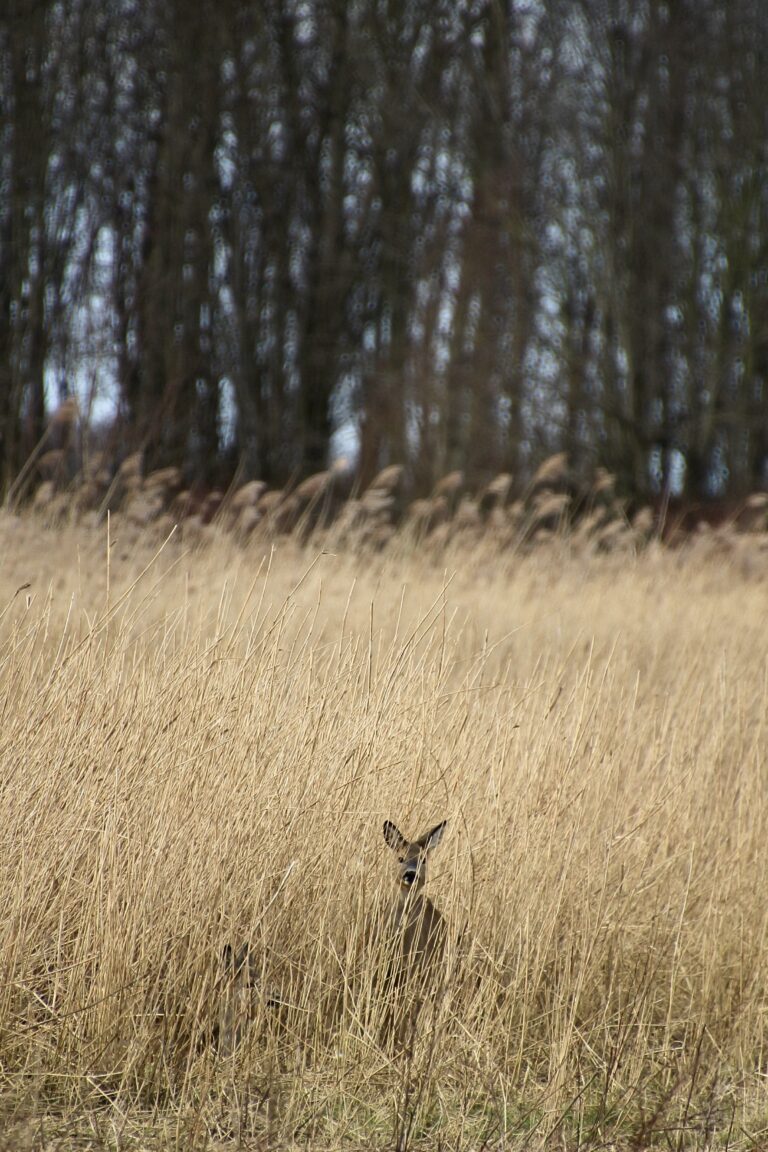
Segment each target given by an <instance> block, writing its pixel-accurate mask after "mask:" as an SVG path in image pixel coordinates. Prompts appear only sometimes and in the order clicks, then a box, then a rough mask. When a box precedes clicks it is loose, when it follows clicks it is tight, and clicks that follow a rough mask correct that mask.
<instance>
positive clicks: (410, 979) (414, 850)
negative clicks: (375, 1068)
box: [381, 820, 447, 1050]
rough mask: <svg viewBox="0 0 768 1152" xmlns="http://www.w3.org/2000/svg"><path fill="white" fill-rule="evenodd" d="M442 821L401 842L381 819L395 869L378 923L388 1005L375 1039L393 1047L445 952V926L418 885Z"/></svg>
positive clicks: (407, 1032)
mask: <svg viewBox="0 0 768 1152" xmlns="http://www.w3.org/2000/svg"><path fill="white" fill-rule="evenodd" d="M446 823H447V821H445V820H443V821H442V823H440V824H436V825H435V827H434V828H431V829H430V831H429V832H426V833H425V834H424V835H423V836H421V837H419V839H418V840H407V839H406V838H405V836H403V834H402V832H400V830H399V829H398V828H397V827H396V826H395V825H394V824H393V823H392V821H391V820H386V821H385V822H384V839H385V840H386V842H387V844H388V845H389V847H390V848H391V849H392V851H393V852H395V853H396V854H397V858H398V860H399V868H398V895H397V899H396V901H395V903H394V904H393V905H392V907H391V909H390V910H389V912H388V914H387V915H386V916H385V919H384V923H383V929H384V933H383V935H384V941H385V945H386V948H387V960H388V963H387V967H386V973H385V977H384V990H385V995H386V997H387V999H388V1005H387V1011H386V1015H385V1018H384V1024H383V1027H382V1034H381V1040H382V1043H383V1044H384V1045H385V1046H388V1047H394V1048H395V1049H396V1050H397V1049H400V1050H401V1049H402V1048H403V1047H404V1046H405V1044H406V1042H408V1043H410V1041H411V1040H412V1037H413V1035H414V1033H415V1029H416V1020H417V1017H418V1014H419V1011H420V1010H421V1006H422V1003H423V1000H424V997H425V996H426V994H427V992H428V991H429V988H430V986H431V985H434V984H436V983H437V981H438V979H439V969H440V966H441V963H442V960H443V955H444V952H445V944H446V938H447V925H446V922H445V919H444V918H443V915H442V913H441V912H439V911H438V909H437V908H436V907H435V905H434V904H433V903H432V901H431V900H430V898H429V897H428V896H425V895H424V884H425V882H426V878H427V858H428V856H429V854H430V852H431V851H432V850H433V848H436V847H437V845H438V844H439V843H440V840H441V838H442V835H443V832H444V831H445V826H446Z"/></svg>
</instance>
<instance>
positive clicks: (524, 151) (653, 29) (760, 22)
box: [0, 0, 768, 500]
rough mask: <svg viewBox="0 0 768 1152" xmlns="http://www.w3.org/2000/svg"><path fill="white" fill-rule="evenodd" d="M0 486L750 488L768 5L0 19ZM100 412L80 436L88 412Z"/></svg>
mask: <svg viewBox="0 0 768 1152" xmlns="http://www.w3.org/2000/svg"><path fill="white" fill-rule="evenodd" d="M3 11H4V15H0V488H2V489H4V490H6V491H7V490H8V488H9V486H10V485H11V483H12V481H13V479H14V477H16V476H17V475H18V473H19V471H20V469H21V468H22V467H23V465H24V463H25V461H27V460H28V459H29V457H30V454H31V453H32V452H33V451H34V450H35V448H36V445H38V444H39V443H40V441H41V439H42V438H43V437H44V436H45V430H46V427H47V422H48V420H49V419H50V415H51V412H52V411H53V410H54V409H55V408H56V407H57V405H58V404H60V403H61V402H62V401H63V400H65V399H66V398H67V396H69V395H71V394H72V393H73V392H75V391H76V392H77V394H78V399H79V403H80V409H81V415H82V419H83V421H84V422H85V423H86V424H88V423H89V422H90V423H91V424H94V423H96V422H100V424H101V428H100V430H99V435H100V437H101V439H102V441H103V442H104V443H105V444H107V446H108V448H109V451H110V452H111V453H112V454H113V457H114V459H115V462H117V461H118V459H119V457H120V455H123V454H127V453H132V452H136V451H141V452H143V454H144V460H145V466H146V467H147V468H148V469H149V468H155V467H159V466H165V465H177V466H179V467H180V468H182V469H183V472H184V474H185V477H186V479H187V481H188V483H189V484H191V485H196V486H199V487H201V488H204V487H205V486H208V485H212V484H215V483H221V482H222V481H226V480H227V479H231V478H232V477H233V476H234V475H235V474H237V475H238V476H239V477H240V478H241V479H248V478H250V477H258V478H260V479H263V480H265V481H267V482H268V483H270V484H271V485H284V484H286V483H289V482H291V481H292V480H296V479H299V478H301V477H304V476H306V475H308V474H311V473H313V472H316V471H318V470H321V469H323V468H325V467H327V466H328V464H329V462H330V460H331V459H332V457H333V455H334V454H338V453H340V452H343V453H345V454H347V455H351V456H353V457H354V458H355V460H356V467H357V470H358V474H359V479H360V482H361V483H362V484H364V483H366V482H367V481H368V480H370V478H371V477H372V476H373V474H374V473H375V472H376V471H377V470H378V469H379V468H381V467H383V466H385V465H386V464H389V463H393V462H397V463H403V464H405V466H406V473H407V476H408V478H409V482H410V485H411V487H412V489H413V491H415V492H416V491H428V490H429V489H430V488H431V487H432V485H434V483H435V481H436V479H437V478H438V477H439V476H441V475H443V474H445V473H446V472H448V471H451V470H453V469H462V470H463V471H464V473H465V476H466V479H467V482H468V484H470V485H471V486H475V487H479V486H480V485H481V484H483V483H484V482H486V481H487V480H488V479H489V478H490V477H491V476H492V475H494V474H496V473H498V472H502V471H505V472H509V473H511V475H512V476H513V477H514V478H515V482H516V483H517V484H518V485H520V484H523V483H524V482H525V479H526V477H529V476H530V475H531V473H532V470H533V469H534V468H535V467H536V465H537V463H538V462H539V461H540V460H541V459H542V458H544V457H545V456H547V455H549V454H551V453H552V452H556V451H564V452H567V453H568V457H569V460H570V463H571V467H572V468H573V470H574V473H575V474H576V475H578V474H579V473H584V474H588V473H589V472H590V471H591V470H592V469H593V468H594V466H595V465H596V464H601V465H603V466H605V467H607V468H608V469H609V470H610V471H612V472H613V473H615V474H616V476H617V478H618V481H619V484H620V486H621V489H622V491H623V492H624V493H625V494H626V495H627V496H629V497H631V498H636V499H637V500H645V499H648V498H653V497H654V496H655V495H659V494H664V493H666V492H669V491H673V492H679V493H681V494H683V495H685V496H686V497H688V498H691V499H696V500H699V499H706V498H712V497H730V498H740V497H741V496H742V495H744V494H745V493H747V492H749V491H752V490H755V489H759V488H765V487H766V486H768V392H767V389H768V101H767V100H766V98H765V77H766V75H768V5H766V4H765V3H764V0H667V2H666V3H663V2H657V0H400V2H399V3H394V2H392V0H195V2H194V3H189V0H6V3H5V4H4V5H3ZM105 413H106V415H105Z"/></svg>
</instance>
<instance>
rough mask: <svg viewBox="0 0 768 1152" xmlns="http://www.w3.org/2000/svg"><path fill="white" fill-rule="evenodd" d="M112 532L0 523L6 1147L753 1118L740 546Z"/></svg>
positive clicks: (760, 671) (492, 1149)
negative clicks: (431, 971)
mask: <svg viewBox="0 0 768 1152" xmlns="http://www.w3.org/2000/svg"><path fill="white" fill-rule="evenodd" d="M114 537H115V538H114V539H112V538H108V532H107V527H106V526H104V529H103V531H99V532H95V531H92V532H90V533H88V532H86V531H85V530H83V529H75V528H61V529H59V530H56V531H43V530H42V529H41V528H39V527H37V526H36V525H35V524H34V522H33V521H31V520H24V519H12V518H10V517H6V518H4V519H2V520H0V548H2V553H1V556H2V559H0V668H1V669H2V671H1V673H0V675H1V677H2V679H1V683H0V708H1V709H2V723H0V790H1V792H0V796H1V798H0V875H1V876H2V914H1V915H0V1132H2V1133H3V1134H4V1135H3V1137H2V1138H0V1147H2V1148H3V1149H12V1148H13V1149H15V1148H20V1149H24V1148H27V1149H32V1148H41V1149H53V1148H56V1149H68V1148H78V1149H86V1148H89V1149H94V1150H96V1149H104V1148H119V1149H148V1150H158V1149H171V1148H174V1149H176V1148H178V1149H205V1148H209V1149H223V1148H238V1147H243V1148H252V1149H294V1148H295V1149H299V1148H301V1149H342V1148H345V1149H350V1150H359V1149H398V1150H399V1152H407V1150H408V1149H413V1150H414V1152H418V1150H426V1149H430V1150H432V1149H445V1150H448V1149H451V1150H456V1152H464V1150H467V1152H469V1150H477V1152H480V1150H481V1149H487V1150H489V1152H496V1150H498V1152H500V1150H502V1149H504V1150H509V1152H521V1150H523V1149H568V1150H575V1149H617V1150H618V1149H627V1150H629V1149H634V1150H636V1152H642V1150H644V1149H650V1148H663V1149H694V1148H695V1149H716V1148H717V1149H724V1148H732V1149H759V1148H766V1147H768V1089H767V1087H766V1076H767V1075H768V1014H767V1008H768V1001H767V999H766V982H767V980H768V884H767V883H766V880H767V872H768V869H767V866H766V859H767V855H766V845H767V839H768V838H767V835H766V833H767V832H768V819H767V818H768V776H767V774H766V760H767V755H766V753H767V751H768V659H767V656H768V630H767V625H768V578H766V577H768V573H766V576H762V577H761V575H760V571H759V570H755V569H754V568H753V569H751V570H750V571H749V572H745V571H742V570H740V569H738V568H736V567H733V566H728V564H727V563H726V562H725V561H724V560H720V561H718V560H715V559H712V558H705V557H703V556H698V555H697V554H696V552H695V551H691V552H690V553H688V554H686V553H672V552H665V551H663V550H661V549H656V548H651V549H649V550H648V551H647V552H646V553H644V554H643V555H641V556H639V557H637V558H636V559H627V558H626V557H623V558H621V559H619V558H612V557H606V558H603V559H602V560H596V559H591V560H586V559H579V558H577V557H573V556H569V555H568V551H567V547H566V546H565V545H563V547H562V549H558V548H554V547H553V548H548V549H542V550H541V551H540V552H537V553H534V554H533V555H531V556H528V557H525V558H523V557H515V556H506V557H504V556H494V555H492V553H491V551H490V549H489V551H488V552H478V553H474V554H463V555H462V554H460V553H456V554H451V553H450V552H449V553H448V554H446V556H445V557H444V559H443V560H441V561H440V562H437V561H436V560H435V559H434V558H430V557H427V556H424V555H423V553H422V552H420V551H419V550H418V549H411V550H410V551H409V550H408V549H407V548H405V546H403V548H402V549H401V550H400V551H395V550H393V551H392V552H390V553H388V554H386V555H383V556H379V557H373V558H372V557H355V556H349V555H331V554H322V553H318V552H317V551H316V550H313V549H312V547H311V546H310V547H309V548H307V549H306V550H303V551H301V550H299V549H298V548H297V547H296V546H295V545H293V544H291V543H290V542H281V543H280V544H279V545H278V546H277V548H276V549H275V550H274V551H273V552H272V553H270V550H269V547H268V546H266V545H263V544H262V545H257V544H255V543H254V544H252V545H250V546H249V547H247V548H236V547H235V546H234V545H233V544H231V543H229V542H227V541H226V540H224V539H222V541H221V542H220V543H219V544H218V545H216V544H214V545H213V546H210V547H207V548H206V549H204V550H201V551H198V552H190V551H189V550H185V549H184V547H183V544H182V543H181V542H179V541H177V540H176V539H175V538H174V539H171V540H170V541H169V542H168V543H167V544H166V545H165V547H164V548H162V549H161V550H160V551H159V553H158V554H156V553H157V549H156V547H155V546H150V544H149V543H142V542H141V541H140V540H136V539H133V538H131V539H128V538H122V539H121V537H120V534H119V531H117V530H116V531H115V532H114ZM387 818H391V819H392V820H394V821H395V822H396V823H397V824H398V826H400V827H401V828H402V829H403V830H404V831H406V832H407V833H408V834H409V835H410V836H412V837H415V836H416V835H417V834H419V833H421V832H422V831H424V830H425V829H427V828H429V827H430V826H432V825H434V824H436V823H437V822H438V821H440V820H442V819H447V821H448V826H447V830H446V832H445V835H444V837H443V840H442V843H441V844H440V846H439V848H437V849H436V850H435V852H434V854H433V858H432V859H431V875H430V878H429V885H428V892H429V894H430V895H431V897H432V899H433V900H434V902H435V904H436V905H437V906H438V907H439V908H440V909H441V911H442V912H443V913H444V915H445V917H446V919H447V920H448V922H449V925H450V930H449V947H448V950H447V953H446V956H445V958H444V963H443V965H442V969H441V977H440V981H439V983H438V984H437V985H436V986H435V988H434V989H433V993H432V995H431V996H430V997H429V998H428V999H427V1001H426V1002H425V1004H424V1006H423V1008H422V1012H421V1015H420V1017H419V1021H418V1027H417V1029H416V1031H415V1034H412V1035H411V1037H410V1040H409V1043H408V1045H407V1047H406V1048H405V1049H404V1050H402V1051H395V1052H392V1051H390V1050H389V1049H388V1048H387V1046H386V1045H382V1044H381V1043H380V1042H379V1041H380V1026H381V1021H382V1020H383V1019H384V1017H385V1013H386V1004H385V1003H382V1000H383V999H384V997H383V996H382V981H381V979H380V978H378V976H377V973H379V972H380V971H381V968H382V963H383V961H382V957H381V955H380V952H381V949H377V946H376V942H375V940H374V941H371V939H370V938H369V936H368V935H367V933H366V929H365V925H366V923H368V922H369V921H370V917H371V915H372V914H373V912H374V910H375V909H376V908H377V907H379V906H380V905H381V904H382V903H385V902H386V901H388V900H391V899H392V898H393V896H394V892H395V887H394V870H395V861H394V857H393V855H392V853H391V852H390V850H389V848H388V847H387V845H386V844H385V842H384V838H383V835H382V824H383V821H384V820H385V819H387ZM245 940H248V941H249V942H250V946H251V954H252V957H253V960H254V964H255V967H256V969H257V977H256V979H255V982H254V985H253V987H252V989H251V991H250V996H249V1003H248V1004H247V1005H244V1004H243V1003H242V1000H241V1001H240V1002H239V1006H240V1008H241V1009H242V1010H243V1020H242V1023H243V1028H242V1039H241V1043H240V1044H239V1046H238V1047H237V1049H236V1050H235V1053H234V1055H233V1056H232V1057H230V1058H227V1057H225V1055H224V1054H223V1052H222V1046H221V1045H220V1044H219V1043H217V1027H218V1020H219V1011H220V1007H221V1003H222V998H223V997H226V995H227V989H226V986H225V982H224V981H223V979H222V971H221V960H220V958H221V955H222V952H223V950H224V949H225V947H226V945H228V944H229V945H232V946H234V947H237V946H238V945H239V944H241V943H242V942H243V941H245ZM333 1006H335V1009H336V1010H335V1011H331V1007H333ZM246 1016H247V1019H246Z"/></svg>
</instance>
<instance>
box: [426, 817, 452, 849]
mask: <svg viewBox="0 0 768 1152" xmlns="http://www.w3.org/2000/svg"><path fill="white" fill-rule="evenodd" d="M447 823H448V821H447V820H443V821H442V822H441V823H440V824H435V826H434V828H431V829H430V830H429V832H427V833H426V834H425V835H424V836H422V838H421V840H419V846H420V847H421V848H423V849H424V851H425V852H431V851H432V849H433V848H437V846H438V844H439V843H440V841H441V840H442V838H443V832H445V826H446V824H447Z"/></svg>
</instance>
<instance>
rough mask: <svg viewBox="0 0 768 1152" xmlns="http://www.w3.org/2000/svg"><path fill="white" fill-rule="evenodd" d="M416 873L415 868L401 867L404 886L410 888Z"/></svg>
mask: <svg viewBox="0 0 768 1152" xmlns="http://www.w3.org/2000/svg"><path fill="white" fill-rule="evenodd" d="M416 875H417V869H416V868H403V875H402V883H403V884H404V885H405V887H406V888H410V887H411V885H412V884H413V883H414V881H415V879H416Z"/></svg>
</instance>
